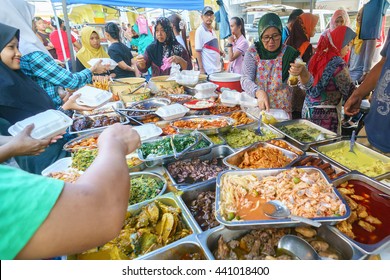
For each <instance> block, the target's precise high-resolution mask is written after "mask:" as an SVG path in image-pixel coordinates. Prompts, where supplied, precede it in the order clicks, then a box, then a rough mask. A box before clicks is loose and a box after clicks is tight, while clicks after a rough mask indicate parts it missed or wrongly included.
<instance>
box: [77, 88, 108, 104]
mask: <svg viewBox="0 0 390 280" xmlns="http://www.w3.org/2000/svg"><path fill="white" fill-rule="evenodd" d="M73 94H81V96H80V97H79V98H77V99H76V103H77V104H79V105H84V106H89V107H99V106H101V105H103V104H104V103H106V102H108V101H109V100H110V99H111V98H112V94H111V93H110V92H109V91H106V90H103V89H98V88H95V87H90V86H84V87H82V88H80V89H79V90H77V91H76V92H74V93H73Z"/></svg>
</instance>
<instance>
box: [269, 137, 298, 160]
mask: <svg viewBox="0 0 390 280" xmlns="http://www.w3.org/2000/svg"><path fill="white" fill-rule="evenodd" d="M272 141H279V142H282V143H283V144H285V145H287V146H288V147H289V148H290V149H291V150H292V152H294V153H296V154H297V155H298V156H303V155H304V154H305V152H304V151H302V150H301V149H300V148H298V147H295V146H294V145H293V144H291V143H290V142H287V141H286V140H284V139H278V138H275V139H271V140H268V141H267V143H270V144H272V145H275V146H277V145H276V144H274V143H272ZM281 148H282V149H285V148H283V147H281ZM285 150H288V149H285Z"/></svg>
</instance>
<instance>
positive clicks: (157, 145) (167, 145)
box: [140, 135, 210, 159]
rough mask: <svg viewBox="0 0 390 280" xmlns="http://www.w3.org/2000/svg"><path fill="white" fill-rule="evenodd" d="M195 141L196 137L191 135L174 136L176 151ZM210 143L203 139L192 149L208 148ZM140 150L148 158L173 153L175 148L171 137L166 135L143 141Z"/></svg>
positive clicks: (180, 150)
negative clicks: (150, 140) (154, 139)
mask: <svg viewBox="0 0 390 280" xmlns="http://www.w3.org/2000/svg"><path fill="white" fill-rule="evenodd" d="M195 141H196V138H195V137H194V136H191V135H185V136H176V137H174V138H173V144H174V145H175V148H176V151H177V152H178V153H180V152H182V151H183V150H185V149H186V148H188V147H189V146H191V145H192V144H194V143H195ZM209 144H210V143H208V142H207V141H206V140H204V139H202V140H200V141H199V143H198V144H197V145H196V146H195V147H193V148H192V149H191V150H198V149H202V148H206V147H208V146H209ZM140 151H141V153H142V156H143V158H144V159H146V158H148V157H149V156H154V157H156V156H157V157H158V156H165V155H173V148H172V145H171V141H170V137H166V138H163V139H160V140H157V141H154V142H149V143H143V144H142V146H141V148H140Z"/></svg>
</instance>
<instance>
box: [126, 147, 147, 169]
mask: <svg viewBox="0 0 390 280" xmlns="http://www.w3.org/2000/svg"><path fill="white" fill-rule="evenodd" d="M133 157H134V158H138V159H139V157H138V154H137V153H135V152H133V153H131V154H128V155H127V156H126V162H127V160H128V159H130V158H133ZM146 168H147V166H146V162H144V161H142V162H141V163H140V164H138V165H134V166H133V167H129V172H140V171H142V170H144V169H146Z"/></svg>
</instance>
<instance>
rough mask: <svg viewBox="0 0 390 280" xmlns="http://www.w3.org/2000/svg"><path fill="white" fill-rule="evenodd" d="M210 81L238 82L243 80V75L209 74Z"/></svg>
mask: <svg viewBox="0 0 390 280" xmlns="http://www.w3.org/2000/svg"><path fill="white" fill-rule="evenodd" d="M209 80H210V81H215V82H238V81H240V80H241V75H240V74H237V73H227V72H223V73H213V74H211V75H210V76H209Z"/></svg>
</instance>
